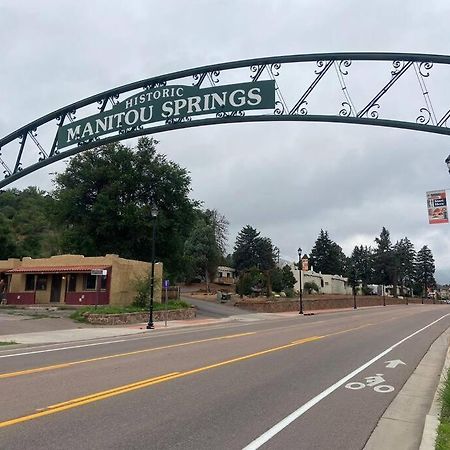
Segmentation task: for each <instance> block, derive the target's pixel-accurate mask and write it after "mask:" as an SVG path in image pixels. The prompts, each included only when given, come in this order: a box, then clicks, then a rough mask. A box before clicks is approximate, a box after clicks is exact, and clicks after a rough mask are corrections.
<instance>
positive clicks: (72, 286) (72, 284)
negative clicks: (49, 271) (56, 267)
mask: <svg viewBox="0 0 450 450" xmlns="http://www.w3.org/2000/svg"><path fill="white" fill-rule="evenodd" d="M67 290H68V291H69V292H75V291H76V290H77V276H76V275H74V274H71V275H69V284H68V286H67Z"/></svg>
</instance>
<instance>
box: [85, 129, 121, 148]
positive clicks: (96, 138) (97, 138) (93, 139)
mask: <svg viewBox="0 0 450 450" xmlns="http://www.w3.org/2000/svg"><path fill="white" fill-rule="evenodd" d="M119 133H120V131H119ZM99 140H100V137H93V138H90V139H86V140H84V141H80V142H78V143H77V146H78V147H81V146H82V145H86V144H90V143H91V142H95V141H99Z"/></svg>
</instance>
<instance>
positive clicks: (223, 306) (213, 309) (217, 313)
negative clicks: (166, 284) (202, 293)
mask: <svg viewBox="0 0 450 450" xmlns="http://www.w3.org/2000/svg"><path fill="white" fill-rule="evenodd" d="M181 299H182V300H184V301H185V302H186V303H190V304H191V305H194V306H195V307H196V308H197V316H198V317H200V318H201V317H204V318H206V317H212V318H215V319H218V318H223V317H230V316H237V315H244V314H246V315H248V314H252V312H251V311H243V310H242V309H240V308H237V307H236V306H233V305H232V303H231V302H230V303H218V302H211V301H207V300H198V299H196V298H192V297H188V296H185V297H183V296H182V297H181Z"/></svg>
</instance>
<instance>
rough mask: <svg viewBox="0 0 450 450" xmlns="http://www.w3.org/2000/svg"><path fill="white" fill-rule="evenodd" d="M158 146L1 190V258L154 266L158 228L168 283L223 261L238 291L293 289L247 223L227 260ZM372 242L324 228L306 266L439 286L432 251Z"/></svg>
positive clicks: (217, 216) (224, 225)
mask: <svg viewBox="0 0 450 450" xmlns="http://www.w3.org/2000/svg"><path fill="white" fill-rule="evenodd" d="M157 144H158V142H157V141H156V140H154V139H152V138H147V137H144V138H141V139H139V141H138V143H137V145H136V146H135V147H134V148H132V147H128V146H125V145H123V144H121V143H113V144H108V145H105V146H101V147H98V148H97V149H93V150H90V151H86V152H83V153H81V154H79V155H77V156H75V157H73V158H72V159H71V160H70V161H69V162H68V164H67V166H66V168H65V170H64V171H63V172H62V173H60V174H58V175H56V176H55V178H54V180H53V183H54V189H53V190H52V191H51V192H45V191H42V190H39V189H37V188H35V187H29V188H27V189H24V190H22V191H20V190H18V189H8V190H4V191H0V259H7V258H12V257H16V258H20V257H23V256H31V257H33V258H38V257H48V256H51V255H57V254H63V253H77V254H83V255H85V256H98V255H104V254H107V253H113V254H118V255H120V256H121V257H124V258H129V259H137V260H143V261H151V247H152V227H153V226H154V224H156V227H157V228H156V232H157V240H156V257H157V260H158V261H162V262H163V263H164V268H165V276H166V277H167V278H170V279H171V281H173V282H177V281H189V280H192V279H194V278H195V277H198V276H201V277H202V278H203V279H204V280H205V281H206V282H207V283H208V282H209V281H210V280H212V279H213V278H214V276H215V274H216V271H217V267H218V266H219V265H227V266H231V267H234V268H235V269H236V271H237V273H238V274H239V275H240V283H239V286H238V289H239V290H240V292H241V293H245V294H248V293H251V292H253V291H254V290H260V291H266V292H267V291H269V292H270V291H272V290H274V291H276V292H280V291H285V292H287V293H292V289H293V286H294V283H295V279H294V276H293V274H292V271H291V269H290V267H289V266H285V267H281V268H280V267H278V266H279V264H278V262H279V250H278V249H277V247H275V246H274V245H273V244H272V241H271V239H270V238H267V237H263V236H261V234H260V232H258V231H257V230H256V229H255V228H253V227H252V226H250V225H246V226H244V227H243V228H242V230H241V231H240V232H239V233H238V236H237V238H236V241H235V244H234V248H233V253H232V254H229V255H226V249H227V238H228V226H229V223H228V220H227V219H226V217H225V216H223V215H222V214H221V213H220V212H219V211H217V210H215V209H213V210H210V209H205V208H203V205H202V202H201V201H199V200H195V199H192V198H191V197H190V194H191V178H190V175H189V172H188V171H187V170H186V169H185V168H182V167H180V166H179V165H178V164H177V163H175V162H173V161H170V160H168V159H167V157H166V156H165V155H163V154H160V153H158V152H157V150H156V148H157ZM154 206H157V207H158V215H157V219H156V221H153V220H152V218H151V209H152V207H154ZM375 244H376V245H375V247H373V248H372V247H367V246H357V247H355V248H354V250H353V252H352V254H351V256H350V257H346V256H345V254H344V253H343V251H342V248H341V247H340V246H339V245H338V244H337V243H335V242H333V241H332V240H331V239H330V237H329V236H328V232H327V231H324V230H321V231H320V233H319V236H318V238H317V240H316V242H315V245H314V247H313V248H312V250H311V254H310V264H311V265H313V266H314V269H315V270H316V271H321V272H322V273H328V274H339V275H343V276H347V277H348V278H349V280H350V282H351V283H353V284H356V283H357V282H358V281H359V280H361V283H362V285H363V286H364V287H367V285H368V284H372V283H374V284H392V285H394V286H399V287H400V291H401V292H403V290H406V288H408V289H412V290H413V291H414V292H415V293H418V292H420V290H421V289H425V291H426V289H427V288H429V287H433V286H434V285H435V283H436V282H435V280H434V271H435V267H434V259H433V255H432V254H431V251H430V250H429V249H428V247H426V246H424V247H423V248H422V249H420V250H419V251H418V252H416V251H415V249H414V245H413V244H412V243H411V242H410V241H409V239H408V238H406V237H405V238H403V239H401V240H400V241H398V242H396V243H395V244H393V243H392V242H391V240H390V235H389V232H388V231H387V230H386V229H385V228H383V230H382V232H381V234H380V236H379V237H377V238H376V239H375Z"/></svg>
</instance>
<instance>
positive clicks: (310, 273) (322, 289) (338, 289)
mask: <svg viewBox="0 0 450 450" xmlns="http://www.w3.org/2000/svg"><path fill="white" fill-rule="evenodd" d="M291 270H292V273H293V274H294V277H295V280H296V283H295V286H294V289H295V290H296V291H298V290H299V288H300V283H299V270H298V268H297V267H294V264H293V263H292V264H291ZM301 274H302V286H303V292H305V289H304V286H305V283H308V282H311V283H315V284H316V285H317V287H318V288H319V294H343V295H351V294H352V287H351V286H349V284H348V278H346V277H342V276H340V275H328V274H322V273H320V272H314V269H313V268H312V267H311V269H310V270H303V271H302V272H301Z"/></svg>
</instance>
